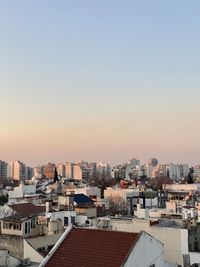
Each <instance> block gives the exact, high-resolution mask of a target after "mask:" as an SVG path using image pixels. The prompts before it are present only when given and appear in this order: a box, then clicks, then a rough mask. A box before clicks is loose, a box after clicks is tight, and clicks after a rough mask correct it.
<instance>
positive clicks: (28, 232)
mask: <svg viewBox="0 0 200 267" xmlns="http://www.w3.org/2000/svg"><path fill="white" fill-rule="evenodd" d="M25 234H30V223H29V222H26V223H25Z"/></svg>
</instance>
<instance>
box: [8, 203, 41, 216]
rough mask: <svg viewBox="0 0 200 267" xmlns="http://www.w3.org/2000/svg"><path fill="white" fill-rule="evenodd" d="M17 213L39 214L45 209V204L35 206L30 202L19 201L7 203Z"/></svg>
mask: <svg viewBox="0 0 200 267" xmlns="http://www.w3.org/2000/svg"><path fill="white" fill-rule="evenodd" d="M9 207H10V208H12V209H13V210H14V211H15V212H16V213H17V214H21V215H23V216H31V215H39V214H40V213H43V212H45V211H46V207H45V206H36V205H34V204H32V203H19V204H14V205H9Z"/></svg>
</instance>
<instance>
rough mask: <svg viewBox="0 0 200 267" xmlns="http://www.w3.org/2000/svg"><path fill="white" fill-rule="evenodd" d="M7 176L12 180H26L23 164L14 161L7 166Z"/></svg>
mask: <svg viewBox="0 0 200 267" xmlns="http://www.w3.org/2000/svg"><path fill="white" fill-rule="evenodd" d="M9 175H11V177H10V178H11V179H13V180H18V181H21V180H25V178H26V168H25V164H24V163H23V162H21V161H19V160H18V161H15V162H12V163H10V164H9Z"/></svg>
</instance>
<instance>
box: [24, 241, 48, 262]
mask: <svg viewBox="0 0 200 267" xmlns="http://www.w3.org/2000/svg"><path fill="white" fill-rule="evenodd" d="M26 258H30V260H31V261H32V262H39V263H40V262H42V261H43V259H44V257H42V256H41V255H40V254H39V253H38V252H37V251H36V250H35V249H34V248H33V247H32V246H31V245H30V244H29V243H28V242H27V240H26V239H24V259H26Z"/></svg>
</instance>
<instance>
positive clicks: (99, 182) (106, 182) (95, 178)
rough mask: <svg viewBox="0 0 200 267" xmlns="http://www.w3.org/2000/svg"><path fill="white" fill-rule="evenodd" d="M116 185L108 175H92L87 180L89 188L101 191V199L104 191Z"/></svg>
mask: <svg viewBox="0 0 200 267" xmlns="http://www.w3.org/2000/svg"><path fill="white" fill-rule="evenodd" d="M115 184H116V181H115V179H112V178H111V177H110V175H107V174H105V173H104V172H103V173H97V172H96V173H93V174H92V175H91V176H90V179H89V185H90V186H97V187H99V188H100V189H101V196H102V197H103V194H104V190H105V189H106V188H107V187H109V186H114V185H115Z"/></svg>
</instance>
